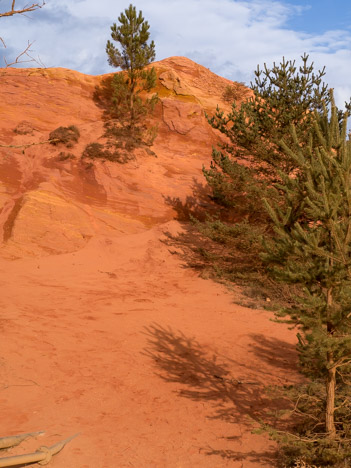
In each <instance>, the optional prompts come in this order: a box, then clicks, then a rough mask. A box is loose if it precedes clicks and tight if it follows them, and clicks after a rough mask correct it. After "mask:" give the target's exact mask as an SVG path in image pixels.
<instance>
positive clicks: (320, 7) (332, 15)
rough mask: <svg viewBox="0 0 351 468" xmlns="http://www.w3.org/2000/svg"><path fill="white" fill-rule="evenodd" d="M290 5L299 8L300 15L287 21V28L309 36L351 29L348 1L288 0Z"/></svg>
mask: <svg viewBox="0 0 351 468" xmlns="http://www.w3.org/2000/svg"><path fill="white" fill-rule="evenodd" d="M284 3H290V4H291V5H295V6H299V7H301V12H300V14H297V15H294V16H293V17H292V18H290V19H289V20H288V21H287V26H288V27H290V28H292V29H294V30H296V31H302V32H308V33H310V34H312V33H314V34H316V33H321V32H324V31H328V30H331V29H333V30H336V29H341V30H349V31H350V28H351V2H350V1H349V0H310V1H306V2H302V1H299V0H290V1H289V2H286V1H284Z"/></svg>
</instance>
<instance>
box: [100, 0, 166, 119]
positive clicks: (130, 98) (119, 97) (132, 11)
mask: <svg viewBox="0 0 351 468" xmlns="http://www.w3.org/2000/svg"><path fill="white" fill-rule="evenodd" d="M118 21H119V23H120V25H119V26H117V24H116V23H114V24H113V25H112V26H111V37H112V39H113V40H114V41H116V42H117V43H119V46H120V49H118V48H116V47H115V46H114V44H113V43H112V42H111V41H108V42H107V45H106V52H107V55H108V62H109V64H110V65H111V66H112V67H116V68H121V69H122V70H123V71H124V72H125V73H120V74H118V75H116V76H115V77H114V78H113V81H112V87H113V106H114V108H113V112H114V113H115V118H118V119H120V122H121V123H123V125H126V124H128V126H129V127H134V126H135V125H136V124H137V122H138V121H139V120H140V119H141V118H142V117H144V116H145V114H147V113H148V112H150V110H151V109H152V108H153V106H154V104H155V102H156V101H157V95H154V96H153V97H152V98H151V99H150V100H147V101H146V102H145V103H143V101H142V99H141V97H140V93H141V92H142V91H150V90H151V89H152V88H153V87H155V85H156V72H155V69H154V68H153V67H152V68H151V69H146V68H145V67H146V66H147V65H149V64H150V63H151V62H153V61H154V60H155V44H154V41H151V42H150V43H148V40H149V37H150V33H149V28H150V26H149V24H148V22H147V21H145V20H144V18H143V16H142V12H141V11H140V12H139V14H138V15H137V12H136V8H135V7H134V6H133V5H129V8H127V9H126V10H125V12H124V13H121V15H120V16H119V18H118Z"/></svg>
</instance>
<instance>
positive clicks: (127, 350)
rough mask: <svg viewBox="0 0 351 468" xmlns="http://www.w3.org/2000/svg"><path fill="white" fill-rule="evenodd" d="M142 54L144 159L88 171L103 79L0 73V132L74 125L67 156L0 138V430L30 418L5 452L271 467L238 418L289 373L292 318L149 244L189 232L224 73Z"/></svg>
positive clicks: (251, 412) (255, 414)
mask: <svg viewBox="0 0 351 468" xmlns="http://www.w3.org/2000/svg"><path fill="white" fill-rule="evenodd" d="M155 66H156V69H157V73H158V76H159V83H158V91H159V95H160V97H161V102H160V103H159V104H158V106H157V109H156V114H155V117H154V118H155V122H156V123H157V124H158V126H159V134H158V137H157V139H156V141H155V144H154V146H153V148H152V150H153V151H154V152H155V153H156V155H157V158H155V157H154V156H150V155H148V154H139V155H138V157H137V159H136V160H134V161H131V162H129V163H128V164H125V165H119V164H116V163H115V164H113V163H110V162H102V161H98V162H95V163H94V166H93V167H92V168H87V167H86V166H85V165H84V164H82V163H80V162H79V156H80V154H81V152H82V150H83V149H84V147H85V146H86V145H87V144H88V143H90V142H93V141H98V139H99V137H100V136H101V134H102V127H103V123H102V120H101V116H102V109H100V108H99V107H97V105H96V104H95V103H94V101H93V100H92V95H93V92H94V88H95V86H96V85H97V84H98V83H99V82H100V81H101V77H90V76H85V75H81V74H79V73H77V72H73V71H70V70H63V69H48V70H3V71H1V74H2V85H1V91H0V92H1V96H0V112H1V114H2V116H4V115H5V116H6V119H4V117H3V118H2V119H1V121H0V125H1V127H2V129H1V135H2V142H1V143H2V144H8V145H21V144H27V143H31V142H40V141H45V140H46V139H48V135H49V133H50V132H51V131H52V130H54V129H55V128H56V127H58V126H60V125H65V126H66V125H72V124H74V125H76V126H77V127H78V128H79V130H80V133H81V139H80V141H79V143H78V144H77V145H76V146H74V147H73V148H72V149H71V150H70V151H71V152H73V153H74V154H75V155H76V156H77V158H76V159H73V160H69V161H60V160H59V158H58V154H59V152H60V151H62V150H64V148H58V147H53V146H51V145H47V144H45V145H39V146H32V147H29V148H27V149H26V150H25V152H24V154H23V153H22V151H21V149H16V148H2V149H0V150H1V161H2V162H1V168H0V206H1V208H2V209H1V214H0V222H1V226H2V232H3V243H2V249H1V258H0V275H1V295H0V302H1V313H0V327H1V340H0V401H1V404H0V418H1V421H2V434H0V436H1V435H4V436H5V435H12V434H19V433H24V432H32V431H40V430H44V431H45V434H44V435H43V436H40V437H37V438H36V439H30V440H27V441H25V442H23V443H22V444H21V445H20V446H18V447H16V448H14V449H11V450H10V451H8V452H7V453H6V455H7V456H9V455H14V454H21V453H28V452H30V451H33V450H36V449H37V448H38V447H39V446H41V445H47V446H49V445H52V444H54V443H55V442H57V441H59V440H63V439H65V438H66V437H68V436H70V435H73V434H75V433H79V436H78V437H77V438H75V439H74V440H72V441H71V442H70V443H69V444H68V445H67V446H66V447H65V448H64V449H63V451H62V452H60V453H59V454H58V455H56V456H55V457H54V458H53V459H52V461H51V462H50V466H52V467H56V468H71V467H72V468H88V467H89V468H114V467H121V468H122V467H138V468H143V467H145V468H148V467H150V468H151V467H160V468H163V467H166V468H168V467H169V468H181V467H182V468H190V467H211V468H216V467H218V468H219V467H224V466H230V467H238V468H239V467H245V468H251V467H272V466H274V450H275V445H274V444H273V443H272V442H270V441H269V440H268V439H267V437H265V436H262V435H253V434H252V433H251V430H252V428H253V425H254V422H255V421H257V419H258V418H259V417H260V416H261V415H262V414H263V412H264V411H266V410H267V408H270V407H272V408H273V406H272V403H271V402H270V401H269V400H268V398H267V396H266V395H265V394H264V392H263V387H264V385H265V384H267V383H277V384H285V383H290V382H294V381H298V379H299V376H298V374H297V373H296V370H295V368H296V354H295V351H294V343H295V336H294V333H293V332H292V331H289V330H288V329H287V327H286V326H284V325H282V324H276V323H273V322H271V321H270V318H271V317H272V314H271V313H269V312H267V311H262V310H252V309H247V308H245V307H241V306H238V305H236V304H235V303H234V298H233V293H229V292H228V291H227V290H226V289H225V288H224V287H223V286H221V285H219V284H216V283H213V282H211V281H210V280H204V279H201V278H200V277H199V276H198V274H197V273H196V272H194V271H193V270H191V269H189V268H185V265H184V264H183V263H182V260H181V259H180V258H179V257H178V256H177V255H175V254H174V252H172V249H170V247H169V246H168V245H167V244H166V243H165V242H163V241H164V240H165V238H166V234H167V233H169V232H170V233H171V234H176V233H178V232H181V230H182V229H186V223H180V222H178V221H176V220H175V218H176V211H175V208H177V207H179V206H181V203H182V202H184V201H185V200H186V199H187V200H188V201H189V200H190V201H192V200H193V202H194V203H195V204H196V203H197V202H198V200H196V199H195V195H194V193H196V194H198V193H199V192H201V191H202V193H203V194H204V200H205V202H206V196H205V195H206V190H205V189H203V188H202V184H203V183H204V181H203V178H202V175H201V167H202V165H203V164H205V165H208V164H209V161H210V157H211V145H212V144H215V143H216V141H217V139H218V138H219V137H218V135H217V134H216V133H215V132H214V131H213V130H212V129H211V128H210V127H209V126H208V125H207V123H206V118H205V112H208V113H211V112H213V111H214V109H215V106H216V104H217V103H221V95H222V93H223V90H224V89H225V86H226V85H227V84H228V81H227V80H225V79H223V78H221V77H218V76H216V75H214V74H212V73H211V72H210V71H209V70H207V69H206V68H203V67H201V66H199V65H197V64H195V63H194V62H191V61H190V60H188V59H185V58H181V57H174V58H170V59H167V60H164V61H162V62H158V63H156V64H155ZM221 105H222V107H225V103H221ZM23 120H25V121H26V124H22V125H27V127H28V128H29V133H26V134H16V133H14V132H13V129H14V128H16V127H17V126H18V125H19V124H20V122H21V121H23ZM3 456H5V454H4V455H3Z"/></svg>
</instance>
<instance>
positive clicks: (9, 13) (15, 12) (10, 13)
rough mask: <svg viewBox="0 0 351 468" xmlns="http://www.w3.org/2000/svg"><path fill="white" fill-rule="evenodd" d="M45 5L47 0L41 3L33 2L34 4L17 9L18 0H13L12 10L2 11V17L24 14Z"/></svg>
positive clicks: (0, 14)
mask: <svg viewBox="0 0 351 468" xmlns="http://www.w3.org/2000/svg"><path fill="white" fill-rule="evenodd" d="M44 5H45V1H43V2H41V3H32V5H29V6H26V7H24V8H22V9H19V10H16V0H12V5H11V10H9V11H5V12H3V13H0V18H3V17H5V16H13V15H23V14H24V13H30V12H31V11H35V10H38V9H40V8H43V6H44Z"/></svg>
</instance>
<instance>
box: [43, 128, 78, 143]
mask: <svg viewBox="0 0 351 468" xmlns="http://www.w3.org/2000/svg"><path fill="white" fill-rule="evenodd" d="M79 137H80V133H79V130H78V128H77V127H76V126H75V125H70V126H69V127H58V128H56V129H55V130H53V131H52V132H51V133H50V135H49V140H52V141H50V143H51V144H52V145H55V146H56V145H59V144H60V143H62V144H64V145H66V147H67V148H71V147H72V146H73V144H74V143H77V141H78V140H79Z"/></svg>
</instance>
